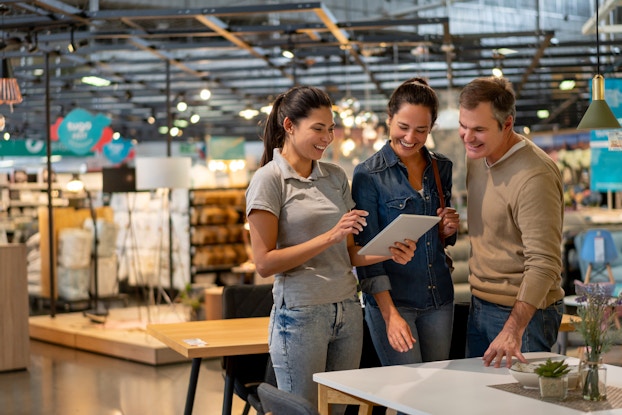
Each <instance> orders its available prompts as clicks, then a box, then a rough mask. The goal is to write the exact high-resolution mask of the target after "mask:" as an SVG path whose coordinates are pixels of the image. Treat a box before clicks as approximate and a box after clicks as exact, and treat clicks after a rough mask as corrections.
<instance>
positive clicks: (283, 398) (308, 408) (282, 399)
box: [257, 383, 319, 415]
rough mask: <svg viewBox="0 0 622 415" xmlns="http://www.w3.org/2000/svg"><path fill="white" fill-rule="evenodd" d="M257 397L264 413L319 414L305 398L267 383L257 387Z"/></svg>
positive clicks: (285, 414)
mask: <svg viewBox="0 0 622 415" xmlns="http://www.w3.org/2000/svg"><path fill="white" fill-rule="evenodd" d="M257 392H259V399H260V400H261V405H262V406H263V409H264V411H266V413H270V414H272V415H319V412H318V410H317V408H315V407H314V406H313V405H312V404H311V402H309V401H307V400H306V399H304V398H302V397H300V396H298V395H294V394H293V393H289V392H286V391H282V390H280V389H278V388H276V387H275V386H273V385H270V384H269V383H261V384H260V385H259V387H258V388H257Z"/></svg>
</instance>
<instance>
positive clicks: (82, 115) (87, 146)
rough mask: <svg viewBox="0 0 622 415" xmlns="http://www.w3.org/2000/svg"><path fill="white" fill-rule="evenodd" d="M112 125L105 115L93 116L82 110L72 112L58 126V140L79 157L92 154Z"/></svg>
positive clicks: (77, 109)
mask: <svg viewBox="0 0 622 415" xmlns="http://www.w3.org/2000/svg"><path fill="white" fill-rule="evenodd" d="M109 124H110V118H108V117H106V116H105V115H103V114H97V115H93V114H91V113H90V112H88V111H86V110H83V109H81V108H76V109H74V110H71V112H70V113H69V114H67V116H66V117H65V118H64V119H63V121H62V122H61V123H60V125H59V126H58V140H59V141H60V142H61V143H62V144H63V145H64V146H65V147H67V148H68V149H70V150H71V151H73V152H74V153H76V154H78V155H85V154H87V153H88V152H90V151H91V150H92V149H93V147H94V146H95V144H97V142H98V141H99V140H100V138H101V137H102V132H103V130H104V128H105V127H106V126H108V125H109Z"/></svg>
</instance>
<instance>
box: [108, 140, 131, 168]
mask: <svg viewBox="0 0 622 415" xmlns="http://www.w3.org/2000/svg"><path fill="white" fill-rule="evenodd" d="M133 148H134V145H133V144H132V141H131V140H126V139H125V138H119V139H117V140H112V141H111V142H109V143H108V144H106V145H105V146H104V147H103V148H102V152H103V153H104V156H105V157H106V158H107V159H108V160H110V161H111V162H112V163H113V164H119V163H121V162H122V161H123V160H125V159H126V158H127V156H129V154H130V151H132V149H133Z"/></svg>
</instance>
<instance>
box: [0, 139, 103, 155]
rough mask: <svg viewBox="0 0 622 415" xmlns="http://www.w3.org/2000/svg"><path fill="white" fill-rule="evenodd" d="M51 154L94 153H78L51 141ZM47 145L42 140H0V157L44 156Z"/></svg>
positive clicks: (89, 153)
mask: <svg viewBox="0 0 622 415" xmlns="http://www.w3.org/2000/svg"><path fill="white" fill-rule="evenodd" d="M52 155H53V156H63V157H85V156H92V155H94V153H93V152H91V151H89V152H88V153H87V154H82V155H78V154H76V153H74V152H73V151H71V150H69V149H68V148H67V147H65V146H64V145H62V144H61V143H60V142H58V141H52ZM45 156H47V146H46V145H45V141H43V140H33V139H27V140H9V141H3V140H0V157H45Z"/></svg>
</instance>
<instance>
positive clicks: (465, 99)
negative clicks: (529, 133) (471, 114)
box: [459, 76, 516, 129]
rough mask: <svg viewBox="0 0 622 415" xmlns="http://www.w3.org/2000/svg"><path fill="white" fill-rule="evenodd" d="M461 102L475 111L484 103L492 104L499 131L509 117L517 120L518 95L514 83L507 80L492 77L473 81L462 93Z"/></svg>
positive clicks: (463, 105) (462, 105)
mask: <svg viewBox="0 0 622 415" xmlns="http://www.w3.org/2000/svg"><path fill="white" fill-rule="evenodd" d="M459 102H460V106H461V107H464V108H466V109H468V110H473V109H475V107H477V106H478V105H479V104H480V103H482V102H490V104H491V106H492V113H493V115H494V117H495V119H496V120H497V123H498V124H499V129H503V124H504V123H505V120H506V119H507V118H508V116H509V115H511V116H512V119H515V118H516V95H515V94H514V88H513V87H512V83H511V82H510V81H508V80H507V79H505V78H497V77H494V76H491V77H487V78H476V79H474V80H472V81H471V82H469V83H468V84H467V85H466V86H465V87H464V88H463V89H462V91H461V92H460V101H459Z"/></svg>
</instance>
